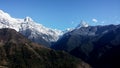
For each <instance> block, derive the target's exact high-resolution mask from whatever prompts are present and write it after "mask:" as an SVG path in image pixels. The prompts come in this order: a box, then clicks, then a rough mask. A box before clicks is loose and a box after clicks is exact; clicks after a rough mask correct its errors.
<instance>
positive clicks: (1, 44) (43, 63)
mask: <svg viewBox="0 0 120 68" xmlns="http://www.w3.org/2000/svg"><path fill="white" fill-rule="evenodd" d="M0 67H8V68H90V66H89V65H88V64H86V63H84V62H83V61H81V60H80V59H77V58H75V57H73V56H71V55H69V54H67V53H65V52H64V51H54V50H51V49H48V48H45V47H43V46H41V45H38V44H35V43H32V42H31V41H29V40H28V39H26V38H25V37H24V36H22V35H21V34H20V33H18V32H16V31H15V30H13V29H6V28H5V29H0Z"/></svg>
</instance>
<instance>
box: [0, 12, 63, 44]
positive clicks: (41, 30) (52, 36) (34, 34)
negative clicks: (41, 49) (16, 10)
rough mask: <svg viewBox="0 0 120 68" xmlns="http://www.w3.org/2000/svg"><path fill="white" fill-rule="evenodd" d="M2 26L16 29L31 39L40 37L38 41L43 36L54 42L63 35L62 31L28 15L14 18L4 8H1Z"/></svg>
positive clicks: (0, 24) (0, 22) (0, 21)
mask: <svg viewBox="0 0 120 68" xmlns="http://www.w3.org/2000/svg"><path fill="white" fill-rule="evenodd" d="M0 28H12V29H15V30H16V31H18V32H21V33H22V34H23V35H25V36H27V37H28V38H29V39H34V38H38V39H37V41H39V40H40V39H41V38H39V37H40V36H42V37H43V39H44V40H46V41H48V42H54V41H57V40H58V38H59V36H60V35H62V31H60V30H56V29H51V28H47V27H45V26H43V25H42V24H38V23H36V22H35V21H33V20H32V18H30V17H28V16H27V17H26V18H24V19H19V18H13V17H11V16H10V15H9V14H8V13H5V12H4V11H2V10H0Z"/></svg>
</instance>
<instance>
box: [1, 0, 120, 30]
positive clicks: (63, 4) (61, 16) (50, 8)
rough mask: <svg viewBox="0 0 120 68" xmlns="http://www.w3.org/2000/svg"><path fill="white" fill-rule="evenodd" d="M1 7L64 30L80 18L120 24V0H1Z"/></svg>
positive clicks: (104, 23)
mask: <svg viewBox="0 0 120 68" xmlns="http://www.w3.org/2000/svg"><path fill="white" fill-rule="evenodd" d="M0 9H1V10H3V11H5V12H7V13H9V14H10V15H11V16H12V17H16V18H25V17H26V16H30V17H31V18H33V20H34V21H36V22H38V23H40V24H43V25H44V26H46V27H50V28H56V29H61V30H64V29H66V28H73V27H75V26H77V24H79V23H80V21H81V20H85V21H86V22H87V23H88V24H90V25H106V24H120V0H0Z"/></svg>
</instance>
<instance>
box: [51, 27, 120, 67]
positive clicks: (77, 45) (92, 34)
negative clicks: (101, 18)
mask: <svg viewBox="0 0 120 68" xmlns="http://www.w3.org/2000/svg"><path fill="white" fill-rule="evenodd" d="M119 47H120V25H107V26H93V27H92V26H89V27H81V28H79V29H74V30H73V31H71V32H68V33H66V34H64V35H63V37H62V38H60V39H59V40H58V41H57V42H56V43H55V45H53V46H52V48H54V49H57V50H65V51H67V52H69V53H70V54H72V55H74V56H76V57H79V58H82V59H83V60H85V61H86V62H88V63H90V64H91V65H93V66H94V67H95V68H114V67H115V68H117V67H116V66H119V63H117V62H115V61H120V58H118V57H119V56H120V53H119V52H120V49H119Z"/></svg>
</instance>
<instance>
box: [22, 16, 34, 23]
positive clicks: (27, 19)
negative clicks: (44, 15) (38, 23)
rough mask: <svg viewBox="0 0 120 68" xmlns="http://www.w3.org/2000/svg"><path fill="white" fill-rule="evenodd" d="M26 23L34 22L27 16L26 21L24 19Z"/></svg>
mask: <svg viewBox="0 0 120 68" xmlns="http://www.w3.org/2000/svg"><path fill="white" fill-rule="evenodd" d="M24 22H33V20H32V18H31V17H29V16H27V17H26V18H25V19H24Z"/></svg>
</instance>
